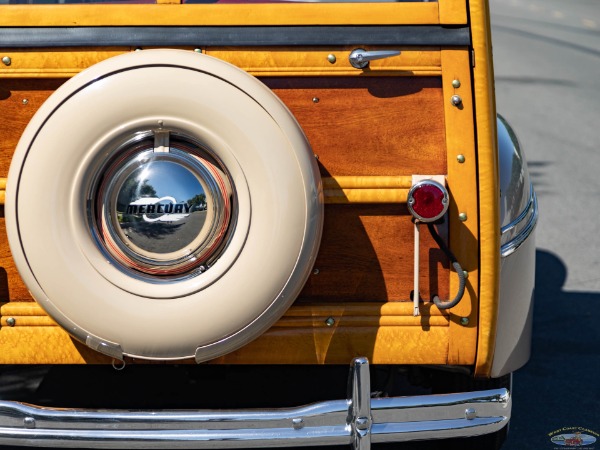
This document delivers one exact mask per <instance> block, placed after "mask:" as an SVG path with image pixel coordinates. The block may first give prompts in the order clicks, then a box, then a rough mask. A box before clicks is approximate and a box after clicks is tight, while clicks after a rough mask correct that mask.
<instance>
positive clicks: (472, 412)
mask: <svg viewBox="0 0 600 450" xmlns="http://www.w3.org/2000/svg"><path fill="white" fill-rule="evenodd" d="M465 417H466V418H467V420H473V419H475V418H476V417H477V411H476V410H475V409H474V408H467V410H465Z"/></svg>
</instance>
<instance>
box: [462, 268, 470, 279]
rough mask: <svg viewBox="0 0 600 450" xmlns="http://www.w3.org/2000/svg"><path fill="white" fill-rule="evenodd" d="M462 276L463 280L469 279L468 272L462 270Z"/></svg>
mask: <svg viewBox="0 0 600 450" xmlns="http://www.w3.org/2000/svg"><path fill="white" fill-rule="evenodd" d="M463 274H464V276H465V280H466V279H468V278H469V272H467V271H466V270H463Z"/></svg>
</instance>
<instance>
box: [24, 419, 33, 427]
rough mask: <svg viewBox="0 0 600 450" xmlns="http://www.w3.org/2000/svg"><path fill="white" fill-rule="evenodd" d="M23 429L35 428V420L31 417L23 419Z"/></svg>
mask: <svg viewBox="0 0 600 450" xmlns="http://www.w3.org/2000/svg"><path fill="white" fill-rule="evenodd" d="M23 425H24V426H25V428H35V419H34V418H33V417H25V418H24V419H23Z"/></svg>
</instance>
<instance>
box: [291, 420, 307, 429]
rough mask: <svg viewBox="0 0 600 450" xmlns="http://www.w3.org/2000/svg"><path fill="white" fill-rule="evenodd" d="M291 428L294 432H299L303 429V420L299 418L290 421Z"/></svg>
mask: <svg viewBox="0 0 600 450" xmlns="http://www.w3.org/2000/svg"><path fill="white" fill-rule="evenodd" d="M292 426H293V427H294V430H299V429H300V428H302V427H304V420H303V419H301V418H296V419H292Z"/></svg>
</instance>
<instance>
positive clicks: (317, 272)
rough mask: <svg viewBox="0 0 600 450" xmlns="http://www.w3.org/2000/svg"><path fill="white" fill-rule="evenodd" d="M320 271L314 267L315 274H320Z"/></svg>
mask: <svg viewBox="0 0 600 450" xmlns="http://www.w3.org/2000/svg"><path fill="white" fill-rule="evenodd" d="M319 272H321V271H320V270H319V269H314V270H313V275H319Z"/></svg>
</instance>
